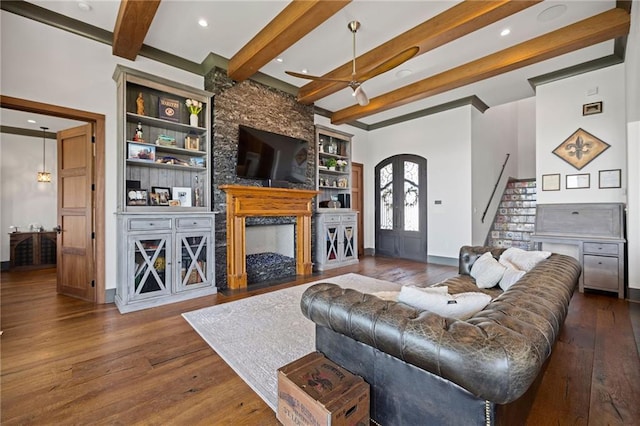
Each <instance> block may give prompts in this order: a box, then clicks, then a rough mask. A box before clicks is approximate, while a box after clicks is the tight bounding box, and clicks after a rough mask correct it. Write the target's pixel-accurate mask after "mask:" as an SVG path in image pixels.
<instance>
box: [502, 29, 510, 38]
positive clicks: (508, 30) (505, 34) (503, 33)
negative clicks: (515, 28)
mask: <svg viewBox="0 0 640 426" xmlns="http://www.w3.org/2000/svg"><path fill="white" fill-rule="evenodd" d="M509 34H511V30H510V29H509V28H505V29H504V30H502V31H500V35H501V36H502V37H504V36H507V35H509Z"/></svg>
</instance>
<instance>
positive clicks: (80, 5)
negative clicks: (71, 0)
mask: <svg viewBox="0 0 640 426" xmlns="http://www.w3.org/2000/svg"><path fill="white" fill-rule="evenodd" d="M78 9H80V10H83V11H85V12H90V11H91V9H93V8H92V7H91V5H90V4H89V3H87V2H84V1H79V2H78Z"/></svg>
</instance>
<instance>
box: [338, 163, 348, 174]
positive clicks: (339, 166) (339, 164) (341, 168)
mask: <svg viewBox="0 0 640 426" xmlns="http://www.w3.org/2000/svg"><path fill="white" fill-rule="evenodd" d="M346 166H347V162H346V160H338V161H336V168H337V170H338V171H341V172H342V171H344V169H345V167H346Z"/></svg>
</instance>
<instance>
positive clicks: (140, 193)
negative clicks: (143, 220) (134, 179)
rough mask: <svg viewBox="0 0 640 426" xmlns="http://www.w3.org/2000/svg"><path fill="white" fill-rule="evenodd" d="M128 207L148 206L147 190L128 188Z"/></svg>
mask: <svg viewBox="0 0 640 426" xmlns="http://www.w3.org/2000/svg"><path fill="white" fill-rule="evenodd" d="M127 205H128V206H146V205H147V190H146V189H140V188H127Z"/></svg>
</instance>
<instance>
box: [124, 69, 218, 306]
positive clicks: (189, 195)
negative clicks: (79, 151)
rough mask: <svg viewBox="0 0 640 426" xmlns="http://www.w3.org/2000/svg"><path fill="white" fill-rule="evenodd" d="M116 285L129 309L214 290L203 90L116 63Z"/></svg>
mask: <svg viewBox="0 0 640 426" xmlns="http://www.w3.org/2000/svg"><path fill="white" fill-rule="evenodd" d="M114 80H115V81H116V82H117V93H118V159H119V160H118V161H119V164H118V231H119V232H118V249H119V250H118V252H119V257H118V284H117V287H116V297H115V302H116V305H117V306H118V308H119V309H120V312H123V313H124V312H130V311H134V310H139V309H144V308H148V307H152V306H158V305H163V304H166V303H172V302H176V301H180V300H185V299H189V298H193V297H199V296H204V295H207V294H213V293H215V292H216V288H215V282H214V247H213V230H214V222H215V218H214V214H213V213H212V212H211V200H210V195H209V194H210V191H209V190H208V189H209V188H210V182H211V168H210V167H211V166H210V164H211V153H210V146H211V134H210V128H211V122H210V120H211V119H210V116H211V107H212V105H211V102H212V97H211V94H210V93H209V92H206V91H204V90H200V89H196V88H192V87H188V86H185V85H182V84H179V83H175V82H171V81H169V80H166V79H162V78H159V77H156V76H153V75H150V74H146V73H143V72H140V71H137V70H132V69H129V68H126V67H122V66H118V67H116V71H115V73H114Z"/></svg>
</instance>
